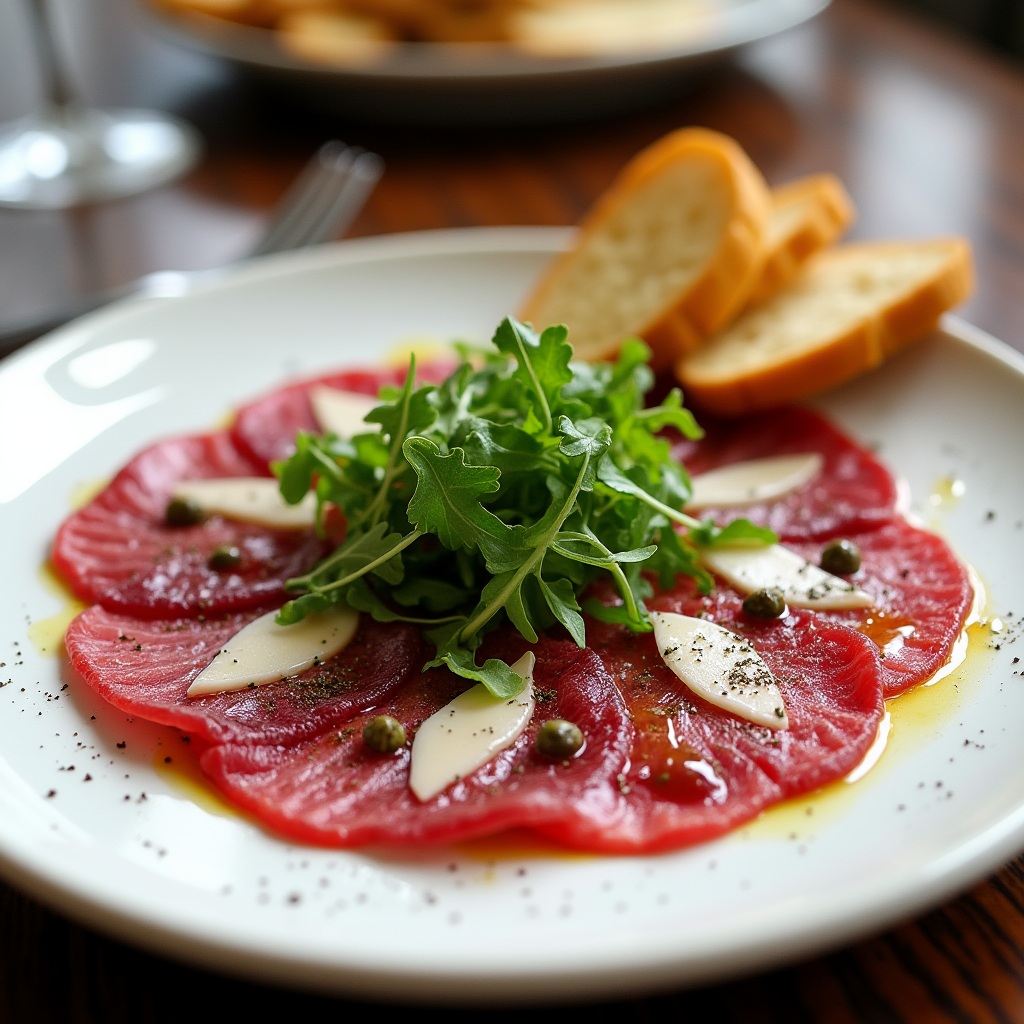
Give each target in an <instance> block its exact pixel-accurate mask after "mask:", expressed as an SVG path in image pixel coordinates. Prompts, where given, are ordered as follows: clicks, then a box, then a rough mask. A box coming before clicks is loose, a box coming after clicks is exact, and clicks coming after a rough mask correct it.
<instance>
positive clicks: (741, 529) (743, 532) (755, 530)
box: [690, 519, 779, 547]
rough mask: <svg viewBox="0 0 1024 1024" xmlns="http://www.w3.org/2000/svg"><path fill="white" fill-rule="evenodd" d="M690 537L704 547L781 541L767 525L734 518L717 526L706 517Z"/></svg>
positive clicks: (753, 545) (755, 544)
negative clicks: (723, 524) (757, 524)
mask: <svg viewBox="0 0 1024 1024" xmlns="http://www.w3.org/2000/svg"><path fill="white" fill-rule="evenodd" d="M690 537H691V538H692V539H693V542H694V543H695V544H700V545H701V546H702V547H725V546H726V545H732V546H735V547H741V546H743V547H746V546H750V547H760V546H761V545H763V544H778V542H779V538H778V536H777V535H776V534H775V533H774V532H772V531H771V530H769V529H768V527H767V526H756V525H755V524H754V523H752V522H751V521H750V520H749V519H734V520H733V521H732V522H731V523H727V524H726V525H725V526H716V525H715V521H714V520H713V519H705V520H703V521H702V522H701V523H700V525H699V526H697V527H695V528H694V529H693V530H691V531H690Z"/></svg>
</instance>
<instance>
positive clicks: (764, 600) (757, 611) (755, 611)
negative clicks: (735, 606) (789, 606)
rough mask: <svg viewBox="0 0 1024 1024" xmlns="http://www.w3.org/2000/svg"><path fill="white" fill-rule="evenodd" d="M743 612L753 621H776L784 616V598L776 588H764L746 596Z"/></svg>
mask: <svg viewBox="0 0 1024 1024" xmlns="http://www.w3.org/2000/svg"><path fill="white" fill-rule="evenodd" d="M743 610H744V611H745V612H746V613H747V614H748V615H752V616H753V617H754V618H755V619H777V618H779V616H780V615H785V614H786V597H785V595H784V594H783V593H782V591H781V590H779V588H778V587H765V588H764V589H763V590H755V591H754V592H753V593H752V594H747V596H746V597H745V598H744V599H743Z"/></svg>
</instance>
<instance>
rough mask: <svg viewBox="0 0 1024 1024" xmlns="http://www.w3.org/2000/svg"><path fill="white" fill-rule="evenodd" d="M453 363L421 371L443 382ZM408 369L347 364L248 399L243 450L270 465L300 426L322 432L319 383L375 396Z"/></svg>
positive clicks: (237, 431) (242, 413) (241, 418)
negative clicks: (316, 406)
mask: <svg viewBox="0 0 1024 1024" xmlns="http://www.w3.org/2000/svg"><path fill="white" fill-rule="evenodd" d="M454 368H455V364H454V363H453V362H447V361H438V362H432V363H425V364H424V365H423V366H421V367H418V368H417V373H416V377H417V380H419V381H421V382H423V383H440V382H441V381H442V380H444V378H445V377H447V376H448V374H449V373H451V371H452V370H453V369H454ZM406 372H407V368H406V367H397V368H393V369H392V368H383V367H376V368H372V369H357V370H345V371H344V372H340V373H332V374H327V375H326V376H322V377H313V378H311V379H309V380H302V381H298V382H297V383H295V384H288V385H286V386H285V387H283V388H278V389H276V390H275V391H271V392H270V393H269V394H267V395H264V396H263V397H262V398H257V399H256V400H255V401H254V402H250V403H249V404H248V405H243V406H242V408H241V409H239V410H238V415H237V416H236V417H235V422H234V426H232V428H231V436H232V438H233V439H234V442H235V444H236V445H237V446H238V447H239V449H240V450H241V451H243V452H245V454H246V455H248V456H249V457H250V458H251V459H253V460H254V461H255V462H257V463H259V464H260V465H261V466H268V465H269V464H270V463H271V462H274V461H275V460H277V459H284V458H287V456H289V455H290V454H291V453H292V452H293V451H294V450H295V435H296V434H297V433H298V432H299V431H300V430H305V431H307V432H313V433H319V431H320V425H319V424H318V423H317V421H316V418H315V417H314V415H313V407H312V405H310V401H309V392H310V391H311V390H312V389H313V388H314V387H317V386H318V385H319V386H323V387H328V388H337V389H338V390H339V391H354V392H356V393H357V394H360V395H370V396H372V397H374V398H376V396H377V394H378V392H379V391H380V389H381V388H382V387H384V386H385V385H388V384H391V385H394V386H396V387H397V386H400V385H401V384H402V382H403V381H404V380H405V375H406ZM367 429H368V430H369V429H371V428H370V427H369V426H367Z"/></svg>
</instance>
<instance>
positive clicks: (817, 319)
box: [677, 239, 973, 414]
mask: <svg viewBox="0 0 1024 1024" xmlns="http://www.w3.org/2000/svg"><path fill="white" fill-rule="evenodd" d="M972 283H973V272H972V267H971V254H970V247H969V245H968V244H967V242H966V241H964V240H962V239H948V240H939V241H934V242H921V243H874V244H872V243H865V244H859V245H848V246H842V247H839V248H837V249H833V250H829V251H827V252H824V253H822V254H820V255H819V256H817V257H816V258H815V259H814V260H812V261H811V262H810V264H809V266H808V268H807V270H806V271H805V272H804V273H803V274H801V275H800V276H799V277H797V278H796V279H795V280H793V281H792V282H791V283H790V285H789V286H788V287H787V288H785V289H784V290H783V291H781V292H779V293H778V294H776V295H774V296H773V297H771V298H769V299H768V300H767V301H765V302H764V303H762V304H761V305H759V306H757V307H755V308H753V309H751V310H748V311H747V312H746V313H744V314H743V315H742V316H741V317H740V318H739V319H738V320H737V321H736V322H735V323H734V324H732V325H731V326H730V327H728V328H727V329H726V330H724V331H722V332H721V333H719V334H718V335H716V336H715V337H714V338H712V339H710V341H708V342H707V344H706V345H705V346H704V347H703V348H702V349H700V350H699V351H698V352H695V353H693V354H691V355H689V356H687V357H686V358H684V359H683V360H681V361H680V362H679V364H678V366H677V370H678V375H679V378H680V380H681V382H682V383H683V385H684V387H686V388H687V390H688V395H689V397H690V398H691V399H693V400H694V401H696V402H697V403H698V404H699V405H701V406H703V407H705V408H706V409H709V410H710V411H713V412H719V413H723V414H739V413H744V412H751V411H754V410H756V409H762V408H768V407H770V406H774V405H780V404H783V403H785V402H790V401H794V400H797V399H800V398H804V397H806V396H808V395H810V394H814V393H816V392H818V391H821V390H824V389H825V388H828V387H831V386H833V385H835V384H838V383H841V382H842V381H844V380H848V379H850V378H851V377H853V376H855V375H857V374H859V373H862V372H863V371H865V370H867V369H870V368H871V367H873V366H877V365H878V364H879V363H881V362H882V361H883V360H884V359H885V358H886V357H887V356H889V355H891V354H892V353H894V352H896V351H898V350H899V349H901V348H903V347H904V346H906V345H908V344H910V343H912V342H913V341H916V340H917V339H918V338H920V337H922V336H923V335H924V334H926V333H927V332H928V331H929V330H930V329H932V328H933V327H934V326H935V325H936V323H937V322H938V319H939V316H940V315H941V314H942V313H943V312H945V311H946V310H947V309H949V308H951V307H952V306H954V305H956V304H957V303H959V302H961V301H963V299H965V298H966V297H967V295H968V294H969V293H970V290H971V286H972Z"/></svg>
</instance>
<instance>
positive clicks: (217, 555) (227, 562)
mask: <svg viewBox="0 0 1024 1024" xmlns="http://www.w3.org/2000/svg"><path fill="white" fill-rule="evenodd" d="M241 562H242V552H241V551H239V550H238V548H236V547H235V545H234V544H221V545H220V547H216V548H214V549H213V554H211V555H210V557H209V558H208V559H207V560H206V564H207V565H208V566H209V567H210V568H211V569H234V568H235V566H237V565H240V564H241Z"/></svg>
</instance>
